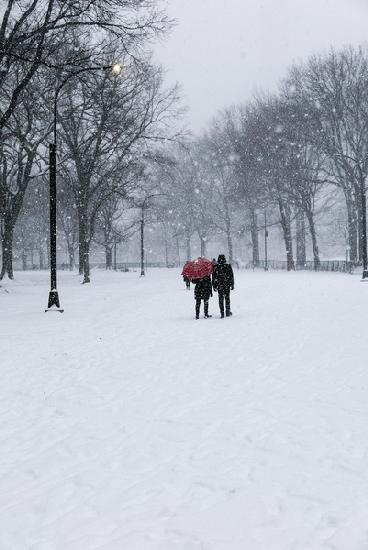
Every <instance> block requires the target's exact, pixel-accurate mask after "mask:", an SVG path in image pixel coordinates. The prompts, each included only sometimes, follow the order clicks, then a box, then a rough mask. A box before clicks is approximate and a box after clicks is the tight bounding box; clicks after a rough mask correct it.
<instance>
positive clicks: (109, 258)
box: [105, 244, 112, 269]
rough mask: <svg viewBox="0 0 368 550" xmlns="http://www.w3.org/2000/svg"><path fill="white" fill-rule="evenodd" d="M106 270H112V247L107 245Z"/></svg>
mask: <svg viewBox="0 0 368 550" xmlns="http://www.w3.org/2000/svg"><path fill="white" fill-rule="evenodd" d="M105 259H106V269H112V246H108V245H107V244H106V245H105Z"/></svg>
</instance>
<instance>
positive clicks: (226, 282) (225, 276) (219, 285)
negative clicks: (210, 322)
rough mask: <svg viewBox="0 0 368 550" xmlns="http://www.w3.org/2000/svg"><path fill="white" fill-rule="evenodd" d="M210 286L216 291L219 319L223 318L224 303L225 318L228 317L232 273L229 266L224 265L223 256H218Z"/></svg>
mask: <svg viewBox="0 0 368 550" xmlns="http://www.w3.org/2000/svg"><path fill="white" fill-rule="evenodd" d="M212 285H213V290H215V291H218V297H219V306H220V313H221V319H223V318H224V301H225V314H226V317H230V315H232V313H231V311H230V290H234V272H233V268H232V267H231V265H230V264H227V263H226V258H225V256H224V254H220V255H219V257H218V259H217V264H216V265H215V267H214V269H213V274H212Z"/></svg>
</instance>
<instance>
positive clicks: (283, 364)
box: [0, 270, 368, 550]
mask: <svg viewBox="0 0 368 550" xmlns="http://www.w3.org/2000/svg"><path fill="white" fill-rule="evenodd" d="M16 275H17V280H16V281H15V282H14V283H6V284H5V287H6V288H7V289H8V291H9V292H8V293H6V292H4V290H1V289H0V309H1V331H0V349H1V354H0V357H1V385H0V399H1V409H0V424H1V428H0V549H1V550H97V549H98V550H367V548H368V467H367V464H368V399H367V393H368V339H367V312H368V283H361V282H360V281H359V278H358V277H356V276H348V275H342V274H322V273H321V274H314V273H300V272H299V273H289V274H288V273H277V272H273V273H271V272H270V273H262V272H259V273H249V272H247V273H244V272H241V273H239V272H238V273H237V272H236V273H235V277H236V289H235V292H234V293H233V295H232V309H233V312H234V316H233V317H232V318H229V319H224V320H221V319H220V318H219V314H218V308H217V303H216V298H214V299H213V300H212V301H211V304H210V309H211V313H213V314H214V317H213V318H212V319H208V320H204V319H200V320H198V321H195V320H194V300H193V295H192V292H190V293H189V292H187V291H186V290H185V287H184V285H183V283H182V281H181V278H180V276H179V271H177V270H150V271H148V273H147V276H146V278H145V279H140V278H139V277H138V273H105V272H94V273H93V279H92V284H91V285H85V286H81V285H80V284H79V282H78V281H79V278H78V276H77V275H75V274H69V273H61V274H60V278H59V291H60V299H61V304H62V306H63V307H64V308H65V313H64V314H59V313H56V312H52V313H46V314H45V313H44V312H43V309H44V306H45V305H46V301H47V296H48V275H47V274H46V273H41V274H40V273H27V274H23V273H17V274H16Z"/></svg>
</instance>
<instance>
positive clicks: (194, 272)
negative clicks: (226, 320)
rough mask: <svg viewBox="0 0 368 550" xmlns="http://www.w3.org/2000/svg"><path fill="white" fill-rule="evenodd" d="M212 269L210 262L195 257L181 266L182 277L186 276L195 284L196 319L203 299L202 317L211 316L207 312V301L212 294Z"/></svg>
mask: <svg viewBox="0 0 368 550" xmlns="http://www.w3.org/2000/svg"><path fill="white" fill-rule="evenodd" d="M212 270H213V265H212V262H211V261H210V260H207V259H206V258H197V259H196V260H193V261H190V262H187V263H186V264H185V266H184V267H183V271H182V275H183V277H184V276H186V277H188V279H190V281H191V282H192V283H193V284H195V288H194V298H195V301H196V306H195V314H196V319H199V313H200V309H201V301H202V300H203V301H204V317H205V318H206V319H208V318H209V317H212V315H209V314H208V302H209V299H210V297H211V296H212V281H211V273H212Z"/></svg>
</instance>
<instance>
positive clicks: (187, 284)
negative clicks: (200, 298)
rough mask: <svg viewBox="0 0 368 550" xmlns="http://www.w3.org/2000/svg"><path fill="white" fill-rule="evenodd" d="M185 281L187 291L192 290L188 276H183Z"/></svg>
mask: <svg viewBox="0 0 368 550" xmlns="http://www.w3.org/2000/svg"><path fill="white" fill-rule="evenodd" d="M183 281H184V283H185V286H186V287H187V290H190V279H189V277H187V276H186V275H183Z"/></svg>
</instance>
